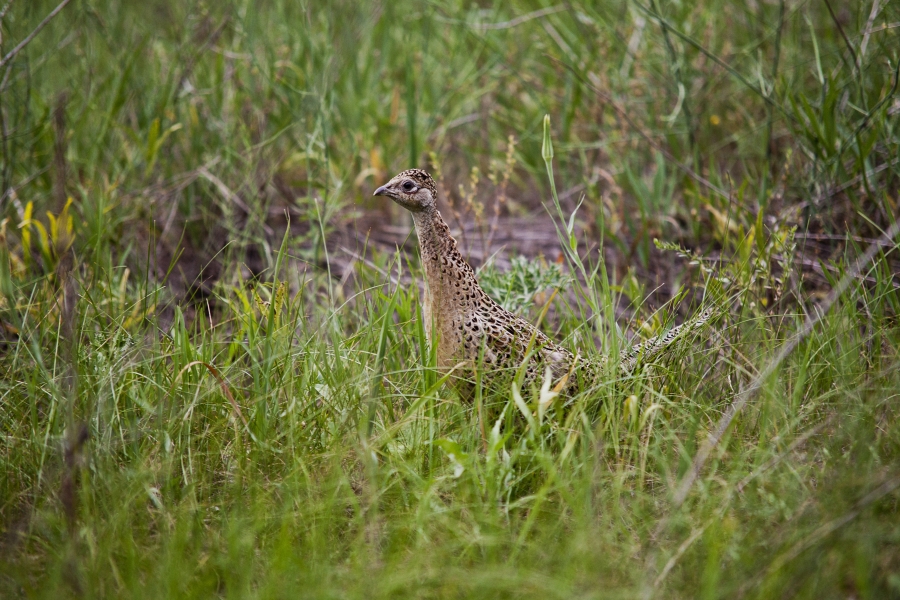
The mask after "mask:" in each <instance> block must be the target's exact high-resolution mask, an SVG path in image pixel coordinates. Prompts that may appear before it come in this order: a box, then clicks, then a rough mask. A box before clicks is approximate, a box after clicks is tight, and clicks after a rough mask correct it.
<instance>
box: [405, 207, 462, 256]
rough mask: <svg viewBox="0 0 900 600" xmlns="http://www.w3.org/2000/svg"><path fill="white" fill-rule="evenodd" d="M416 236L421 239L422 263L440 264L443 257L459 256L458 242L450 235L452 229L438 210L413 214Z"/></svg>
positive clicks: (433, 209)
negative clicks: (449, 255) (434, 262)
mask: <svg viewBox="0 0 900 600" xmlns="http://www.w3.org/2000/svg"><path fill="white" fill-rule="evenodd" d="M413 222H414V223H415V225H416V235H417V236H418V237H419V248H420V249H421V252H422V262H423V263H425V265H426V269H427V265H428V264H429V263H431V262H433V261H438V262H440V258H441V256H445V257H446V256H447V255H448V254H454V253H455V254H459V251H458V250H457V249H456V240H454V239H453V236H451V235H450V227H449V226H448V225H447V223H445V222H444V219H443V218H442V217H441V213H440V212H438V210H437V209H435V208H432V209H430V210H424V211H422V212H416V213H413Z"/></svg>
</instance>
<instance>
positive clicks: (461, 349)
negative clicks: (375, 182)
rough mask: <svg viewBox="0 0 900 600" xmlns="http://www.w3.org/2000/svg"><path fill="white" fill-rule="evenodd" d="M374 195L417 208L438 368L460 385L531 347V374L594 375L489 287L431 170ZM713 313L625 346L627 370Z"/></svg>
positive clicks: (563, 383) (559, 382)
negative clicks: (453, 227) (453, 224)
mask: <svg viewBox="0 0 900 600" xmlns="http://www.w3.org/2000/svg"><path fill="white" fill-rule="evenodd" d="M375 195H376V196H388V197H390V198H391V199H393V200H394V201H395V202H397V203H398V204H400V205H401V206H403V207H404V208H406V209H407V210H409V211H410V212H411V213H412V216H413V221H414V223H415V226H416V234H417V235H418V238H419V246H420V248H421V254H422V264H423V267H424V270H425V283H426V290H425V304H424V311H423V314H424V318H425V327H426V329H425V331H426V335H427V337H428V339H429V342H430V343H434V341H435V340H436V341H437V361H438V368H439V369H440V370H441V371H442V372H444V373H446V372H448V371H449V370H451V369H453V368H454V367H460V369H459V372H460V376H461V378H460V379H458V380H457V381H458V386H459V387H461V388H466V387H468V386H469V385H470V384H469V383H466V381H467V380H468V379H467V373H470V372H471V371H472V369H473V368H474V366H475V365H476V364H478V361H479V360H483V363H482V364H483V365H484V367H485V373H486V374H488V373H489V374H493V373H495V372H497V371H500V370H503V369H506V370H509V369H515V368H518V367H519V365H520V364H521V361H522V359H523V358H524V357H525V355H526V354H527V353H528V349H529V348H532V349H533V352H532V355H531V357H530V359H529V362H528V364H527V365H526V379H529V380H534V379H535V378H536V377H540V378H543V376H544V375H543V374H544V372H545V370H546V369H547V368H548V367H549V369H550V371H551V375H552V377H553V384H554V385H555V387H556V389H557V390H561V389H564V388H571V387H572V385H573V383H574V382H575V381H576V378H575V377H572V376H571V375H572V373H573V372H574V371H575V370H576V369H577V370H578V371H581V372H582V373H581V375H582V376H581V377H580V378H578V379H581V380H582V381H585V380H586V381H588V382H590V381H593V380H594V378H595V377H596V376H597V374H598V373H599V370H600V369H599V367H600V366H601V365H600V364H599V363H596V362H591V361H585V360H581V359H576V357H575V355H573V354H572V352H570V351H569V350H568V349H566V348H564V347H562V346H560V345H558V344H556V343H555V342H554V341H553V340H551V339H550V338H548V337H547V336H546V335H544V334H543V333H541V332H540V331H539V330H538V329H537V328H535V327H534V325H532V324H531V323H529V322H528V321H526V320H525V319H522V318H521V317H517V316H516V315H514V314H512V313H510V312H509V311H507V310H505V309H504V308H503V307H501V306H500V305H499V304H497V303H496V302H495V301H494V300H493V299H491V298H490V297H489V296H488V295H487V294H485V293H484V291H483V290H482V289H481V286H479V285H478V281H477V279H476V277H475V272H474V271H473V270H472V267H471V266H469V264H468V263H467V262H466V261H465V259H464V258H463V256H462V254H460V252H459V249H458V248H457V244H456V240H455V239H453V236H452V235H450V228H449V227H448V226H447V224H446V223H445V222H444V219H443V218H441V213H440V212H438V210H437V190H436V187H435V184H434V180H433V179H432V178H431V176H430V175H429V174H428V173H426V172H425V171H422V170H421V169H409V170H407V171H403V172H401V173H399V174H398V175H397V176H395V177H394V178H393V179H391V180H390V181H389V182H388V183H387V184H385V185H383V186H381V187H379V188H378V189H377V190H376V191H375ZM709 316H710V315H709V314H708V313H703V314H701V315H700V316H699V317H697V318H695V319H693V320H692V321H690V322H689V323H686V324H684V325H680V326H678V327H675V328H673V329H672V330H670V331H669V332H668V333H666V334H665V335H664V336H662V337H655V338H652V339H650V340H647V341H646V342H644V343H643V344H640V345H638V346H635V347H634V348H631V349H629V350H627V351H625V352H623V353H622V356H621V367H622V369H623V370H631V369H633V368H634V366H635V365H636V363H637V361H638V360H639V359H641V358H649V357H650V356H652V355H656V354H658V353H659V351H661V349H663V348H665V347H666V346H668V345H669V344H670V343H671V342H672V341H673V340H674V339H675V338H676V337H677V336H678V335H679V333H681V332H682V331H684V330H685V328H688V327H697V326H700V325H702V324H704V323H705V322H706V321H707V320H708V318H709ZM532 340H533V341H532ZM576 361H577V362H576Z"/></svg>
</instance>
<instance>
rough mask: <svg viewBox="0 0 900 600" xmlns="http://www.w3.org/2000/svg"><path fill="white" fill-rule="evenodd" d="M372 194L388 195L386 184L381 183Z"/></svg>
mask: <svg viewBox="0 0 900 600" xmlns="http://www.w3.org/2000/svg"><path fill="white" fill-rule="evenodd" d="M372 195H373V196H390V194H389V193H388V188H387V186H386V185H383V186H381V187H380V188H378V189H377V190H375V193H374V194H372Z"/></svg>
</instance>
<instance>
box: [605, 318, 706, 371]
mask: <svg viewBox="0 0 900 600" xmlns="http://www.w3.org/2000/svg"><path fill="white" fill-rule="evenodd" d="M717 314H718V311H717V310H716V309H715V307H709V308H706V309H705V310H702V311H700V312H699V313H697V314H696V315H694V316H693V317H691V318H690V319H688V320H687V321H685V322H684V323H682V324H681V325H677V326H675V327H673V328H672V329H670V330H669V331H667V332H666V333H664V334H662V335H656V336H653V337H652V338H650V339H649V340H646V341H644V342H641V343H640V344H637V345H636V346H632V347H631V348H627V349H626V350H623V351H622V352H621V353H620V354H619V365H620V368H621V369H622V370H623V371H625V372H628V373H630V372H631V371H633V370H634V368H635V367H636V366H637V365H638V363H642V362H648V361H652V360H655V359H657V358H659V357H660V356H662V355H663V354H665V352H666V350H667V349H668V348H669V347H670V346H671V345H672V344H674V343H675V342H676V341H678V340H679V339H681V338H683V337H685V336H687V335H689V334H690V333H691V332H696V331H698V330H700V329H702V328H703V327H704V326H705V325H706V324H707V323H709V321H710V320H712V319H713V317H715V316H716V315H717Z"/></svg>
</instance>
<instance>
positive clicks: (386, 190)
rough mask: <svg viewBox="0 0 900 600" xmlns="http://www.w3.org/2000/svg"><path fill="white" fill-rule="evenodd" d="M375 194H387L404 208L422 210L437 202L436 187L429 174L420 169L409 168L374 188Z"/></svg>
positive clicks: (412, 210) (415, 210)
mask: <svg viewBox="0 0 900 600" xmlns="http://www.w3.org/2000/svg"><path fill="white" fill-rule="evenodd" d="M374 195H375V196H387V197H388V198H390V199H391V200H393V201H394V202H396V203H397V204H399V205H400V206H402V207H403V208H405V209H406V210H409V211H411V212H414V213H415V212H422V211H425V210H429V209H433V208H434V207H435V206H436V204H437V188H436V187H435V185H434V179H432V178H431V175H429V174H428V173H426V172H425V171H423V170H421V169H409V170H408V171H403V172H401V173H398V174H397V175H396V176H395V177H394V178H393V179H391V180H390V181H388V182H387V183H386V184H384V185H383V186H381V187H380V188H378V189H377V190H375V194H374Z"/></svg>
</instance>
